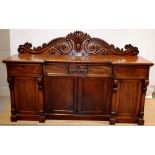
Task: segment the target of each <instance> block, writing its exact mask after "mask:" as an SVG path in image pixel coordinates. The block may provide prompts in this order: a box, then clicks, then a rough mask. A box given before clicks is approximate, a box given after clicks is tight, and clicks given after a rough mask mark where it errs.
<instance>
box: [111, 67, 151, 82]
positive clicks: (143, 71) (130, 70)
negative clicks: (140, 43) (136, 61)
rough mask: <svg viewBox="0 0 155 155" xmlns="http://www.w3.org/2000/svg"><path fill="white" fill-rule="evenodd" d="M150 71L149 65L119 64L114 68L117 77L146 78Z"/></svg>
mask: <svg viewBox="0 0 155 155" xmlns="http://www.w3.org/2000/svg"><path fill="white" fill-rule="evenodd" d="M148 72H149V69H148V68H147V67H136V66H132V67H130V66H121V67H120V66H119V67H115V68H114V75H115V77H116V78H117V79H119V78H120V79H146V78H147V77H148Z"/></svg>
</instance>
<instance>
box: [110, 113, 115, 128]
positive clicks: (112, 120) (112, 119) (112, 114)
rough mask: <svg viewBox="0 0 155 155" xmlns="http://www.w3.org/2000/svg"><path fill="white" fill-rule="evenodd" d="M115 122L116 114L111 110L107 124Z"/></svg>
mask: <svg viewBox="0 0 155 155" xmlns="http://www.w3.org/2000/svg"><path fill="white" fill-rule="evenodd" d="M115 123H116V115H115V112H111V116H110V120H109V124H110V125H115Z"/></svg>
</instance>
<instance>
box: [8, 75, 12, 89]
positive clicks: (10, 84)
mask: <svg viewBox="0 0 155 155" xmlns="http://www.w3.org/2000/svg"><path fill="white" fill-rule="evenodd" d="M7 81H8V83H9V88H10V89H13V77H11V76H8V78H7Z"/></svg>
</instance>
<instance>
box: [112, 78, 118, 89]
mask: <svg viewBox="0 0 155 155" xmlns="http://www.w3.org/2000/svg"><path fill="white" fill-rule="evenodd" d="M117 86H118V80H117V79H114V83H113V92H116V91H117Z"/></svg>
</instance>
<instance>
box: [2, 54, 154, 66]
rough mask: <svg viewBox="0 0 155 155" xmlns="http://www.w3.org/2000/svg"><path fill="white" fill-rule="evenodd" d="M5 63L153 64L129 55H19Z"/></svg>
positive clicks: (139, 57)
mask: <svg viewBox="0 0 155 155" xmlns="http://www.w3.org/2000/svg"><path fill="white" fill-rule="evenodd" d="M3 62H5V63H45V62H49V63H50V62H51V63H52V62H61V63H105V62H111V63H112V64H116V65H117V64H118V65H143V64H144V65H149V66H152V65H153V63H152V62H150V61H148V60H146V59H144V58H143V57H141V56H128V55H124V56H122V55H89V56H86V57H84V56H82V57H77V56H69V55H36V54H19V55H14V56H11V57H9V58H7V59H5V60H3Z"/></svg>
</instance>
